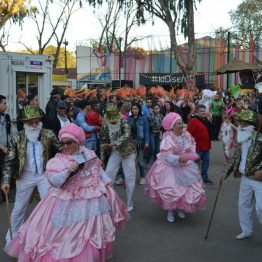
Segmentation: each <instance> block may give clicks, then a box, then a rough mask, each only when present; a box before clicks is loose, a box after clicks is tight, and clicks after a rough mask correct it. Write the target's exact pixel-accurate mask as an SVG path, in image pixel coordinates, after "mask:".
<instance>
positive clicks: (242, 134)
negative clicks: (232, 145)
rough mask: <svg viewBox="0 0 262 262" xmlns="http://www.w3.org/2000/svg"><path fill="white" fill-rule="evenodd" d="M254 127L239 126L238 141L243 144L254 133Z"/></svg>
mask: <svg viewBox="0 0 262 262" xmlns="http://www.w3.org/2000/svg"><path fill="white" fill-rule="evenodd" d="M254 128H255V127H254V126H251V125H250V126H247V127H244V128H242V127H240V126H239V127H238V129H237V142H238V143H239V144H242V143H244V142H246V141H248V140H249V139H250V138H251V137H252V135H253V131H254Z"/></svg>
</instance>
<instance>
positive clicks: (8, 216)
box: [4, 192, 13, 240]
mask: <svg viewBox="0 0 262 262" xmlns="http://www.w3.org/2000/svg"><path fill="white" fill-rule="evenodd" d="M4 193H5V203H6V213H7V220H8V228H9V232H10V239H11V240H12V239H13V234H12V225H11V220H10V209H9V200H8V194H7V193H6V192H4Z"/></svg>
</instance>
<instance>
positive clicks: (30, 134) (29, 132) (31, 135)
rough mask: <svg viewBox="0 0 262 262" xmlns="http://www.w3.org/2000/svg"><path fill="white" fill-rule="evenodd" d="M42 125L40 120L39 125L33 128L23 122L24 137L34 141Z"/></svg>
mask: <svg viewBox="0 0 262 262" xmlns="http://www.w3.org/2000/svg"><path fill="white" fill-rule="evenodd" d="M42 126H43V123H42V122H39V125H38V126H37V127H35V128H34V127H31V126H28V125H27V124H24V129H25V136H26V138H27V139H28V140H29V141H30V142H32V143H35V142H36V141H37V140H38V138H39V134H40V131H41V129H42Z"/></svg>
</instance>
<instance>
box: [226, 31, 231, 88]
mask: <svg viewBox="0 0 262 262" xmlns="http://www.w3.org/2000/svg"><path fill="white" fill-rule="evenodd" d="M230 37H231V35H230V32H229V31H228V32H227V63H229V62H230V61H229V60H230V48H231V46H230ZM228 86H229V74H227V87H226V88H227V89H228Z"/></svg>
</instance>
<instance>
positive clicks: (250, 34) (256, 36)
mask: <svg viewBox="0 0 262 262" xmlns="http://www.w3.org/2000/svg"><path fill="white" fill-rule="evenodd" d="M261 10H262V1H261V0H245V1H243V3H241V4H240V5H238V7H237V9H236V10H232V11H230V12H229V14H230V20H231V22H232V24H233V27H232V29H233V30H236V31H240V35H239V40H241V45H242V46H245V47H250V44H252V43H251V42H252V41H250V40H253V41H255V42H257V43H260V44H262V11H261Z"/></svg>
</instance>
